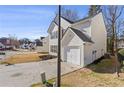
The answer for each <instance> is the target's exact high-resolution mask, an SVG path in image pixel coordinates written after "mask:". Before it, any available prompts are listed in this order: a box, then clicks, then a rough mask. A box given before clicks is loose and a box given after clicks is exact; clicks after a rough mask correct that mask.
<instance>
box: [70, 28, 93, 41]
mask: <svg viewBox="0 0 124 93" xmlns="http://www.w3.org/2000/svg"><path fill="white" fill-rule="evenodd" d="M70 29H71V30H72V31H73V32H74V33H75V34H76V35H77V36H78V37H79V38H80V39H81V40H83V41H84V42H90V43H93V41H92V40H91V39H90V38H89V37H88V36H87V35H86V34H84V33H83V32H82V31H80V30H78V29H75V28H71V27H70Z"/></svg>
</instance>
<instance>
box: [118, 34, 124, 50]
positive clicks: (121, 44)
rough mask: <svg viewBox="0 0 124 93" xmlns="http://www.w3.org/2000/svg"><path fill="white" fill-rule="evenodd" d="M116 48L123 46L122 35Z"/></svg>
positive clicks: (123, 38) (123, 39)
mask: <svg viewBox="0 0 124 93" xmlns="http://www.w3.org/2000/svg"><path fill="white" fill-rule="evenodd" d="M118 48H124V36H123V37H120V39H119V40H118Z"/></svg>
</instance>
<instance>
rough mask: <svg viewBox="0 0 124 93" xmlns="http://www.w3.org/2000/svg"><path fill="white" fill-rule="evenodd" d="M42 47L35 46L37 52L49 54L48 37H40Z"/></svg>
mask: <svg viewBox="0 0 124 93" xmlns="http://www.w3.org/2000/svg"><path fill="white" fill-rule="evenodd" d="M40 42H42V46H36V51H37V52H49V37H48V36H47V37H44V38H42V37H41V40H40Z"/></svg>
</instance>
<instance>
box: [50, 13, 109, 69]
mask: <svg viewBox="0 0 124 93" xmlns="http://www.w3.org/2000/svg"><path fill="white" fill-rule="evenodd" d="M56 20H57V16H56V17H55V19H54V20H53V21H52V23H51V25H50V27H49V29H48V33H49V54H51V55H57V43H58V42H57V32H58V25H57V23H56ZM61 27H62V31H61V33H62V36H61V37H62V38H61V59H62V61H64V62H69V63H72V64H76V65H80V66H83V67H84V66H86V65H88V64H90V63H92V62H93V61H95V60H96V59H98V58H100V57H102V56H104V54H105V53H106V40H107V32H106V27H105V23H104V19H103V15H102V13H98V14H96V15H94V16H92V17H87V18H84V19H81V20H79V21H76V22H70V21H68V20H67V19H65V18H63V17H61Z"/></svg>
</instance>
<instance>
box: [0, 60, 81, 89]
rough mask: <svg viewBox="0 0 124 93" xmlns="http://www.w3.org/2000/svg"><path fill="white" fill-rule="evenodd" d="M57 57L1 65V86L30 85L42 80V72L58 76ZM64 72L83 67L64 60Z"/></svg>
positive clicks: (49, 76)
mask: <svg viewBox="0 0 124 93" xmlns="http://www.w3.org/2000/svg"><path fill="white" fill-rule="evenodd" d="M56 62H57V59H51V60H45V61H40V62H32V63H22V64H15V65H10V66H5V65H0V86H1V87H28V86H30V85H31V84H34V83H37V82H41V77H40V74H41V73H42V72H46V78H47V79H51V78H54V77H56V72H57V69H56V66H57V64H56ZM61 64H62V74H66V73H69V72H72V71H74V70H77V69H79V68H81V67H80V66H77V65H72V64H69V63H66V62H62V63H61Z"/></svg>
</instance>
